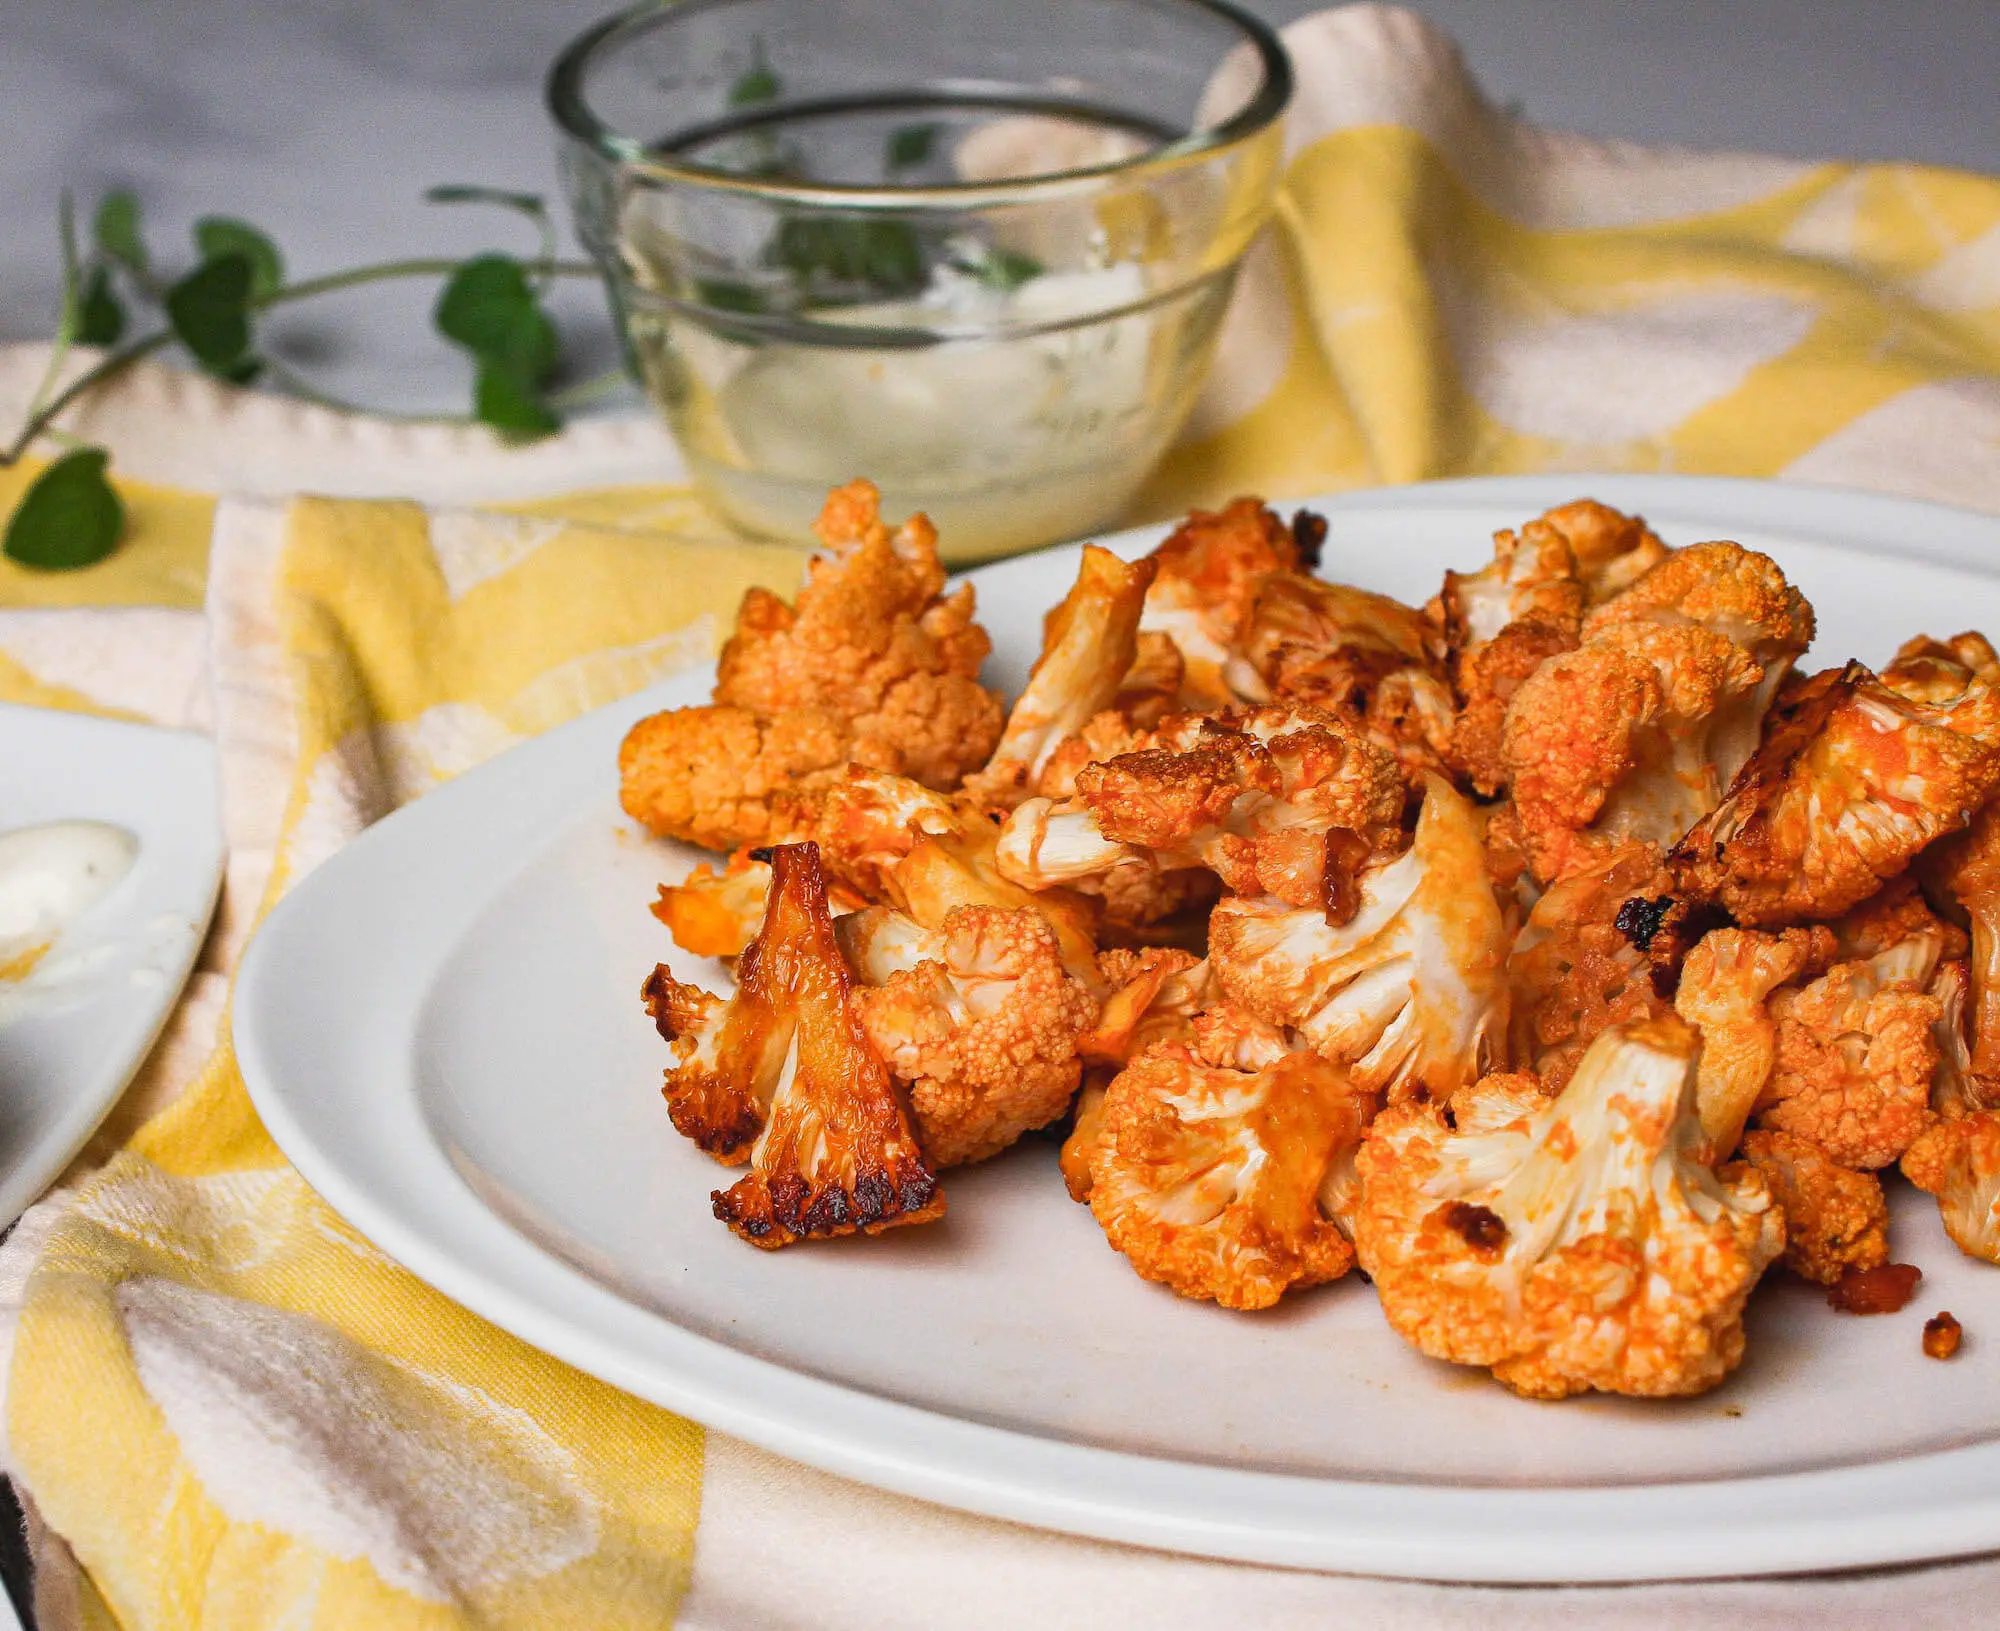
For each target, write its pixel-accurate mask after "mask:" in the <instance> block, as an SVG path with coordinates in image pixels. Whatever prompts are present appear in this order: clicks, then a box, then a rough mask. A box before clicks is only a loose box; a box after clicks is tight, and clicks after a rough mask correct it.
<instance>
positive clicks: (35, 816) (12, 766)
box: [0, 704, 223, 1224]
mask: <svg viewBox="0 0 2000 1631" xmlns="http://www.w3.org/2000/svg"><path fill="white" fill-rule="evenodd" d="M72 820H84V821H105V822H109V823H110V824H111V825H113V826H115V827H122V828H124V829H125V830H126V831H127V832H128V833H130V834H131V835H132V836H133V837H134V838H136V839H137V840H138V843H139V852H138V856H137V858H136V859H135V860H134V861H133V863H132V870H131V871H130V872H128V873H127V874H126V875H125V877H124V878H123V879H122V880H121V881H120V882H119V884H118V885H117V887H116V888H114V889H113V890H112V891H111V893H110V894H108V895H106V896H105V897H104V898H103V899H102V900H100V901H98V902H97V903H96V905H94V906H92V907H91V908H90V909H89V910H88V911H87V912H85V913H84V914H83V915H82V916H81V917H80V918H78V919H77V920H76V921H75V922H74V923H72V924H70V925H69V926H68V927H67V928H66V929H65V930H64V931H63V933H62V935H61V937H60V938H58V939H57V940H56V942H55V943H54V945H52V946H51V947H50V948H49V950H48V951H47V952H45V953H44V954H43V955H42V957H41V958H40V960H39V961H38V962H37V963H36V964H35V965H34V968H33V969H32V971H31V972H30V973H29V974H28V975H27V977H26V978H25V979H22V980H20V981H18V982H16V981H9V982H5V983H4V984H0V1224H7V1223H11V1222H13V1220H14V1219H15V1218H16V1217H18V1216H19V1215H20V1214H21V1212H22V1211H23V1210H24V1209H25V1208H26V1207H27V1206H28V1205H29V1204H30V1203H31V1202H32V1201H33V1200H34V1199H35V1197H36V1196H38V1195H40V1194H41V1192H42V1191H43V1190H44V1189H46V1188H47V1187H48V1186H49V1185H50V1184H51V1183H53V1182H54V1181H55V1179H56V1178H57V1177H58V1176H60V1175H61V1173H62V1170H63V1168H64V1167H66V1166H68V1165H69V1163H70V1160H71V1158H72V1157H74V1156H75V1154H76V1152H77V1151H78V1150H80V1149H82V1148H83V1146H84V1144H85V1143H86V1142H87V1141H88V1140H89V1138H90V1135H91V1134H92V1133H94V1132H95V1131H96V1130H97V1127H98V1124H99V1123H100V1122H102V1121H103V1120H104V1118H105V1117H106V1116H107V1115H109V1114H110V1113H111V1107H112V1106H113V1105H114V1104H116V1103H117V1102H118V1096H119V1095H120V1094H121V1093H123V1092H124V1091H125V1088H126V1084H127V1083H129V1082H130V1081H131V1080H132V1076H133V1073H134V1072H136V1071H137V1070H138V1068H139V1066H140V1064H141V1063H142V1062H143V1061H144V1060H145V1057H146V1054H147V1051H148V1050H149V1049H150V1048H151V1047H152V1045H153V1042H154V1039H155V1038H157V1037H158V1036H159V1034H160V1028H161V1027H162V1026H163V1025H165V1023H166V1020H167V1015H168V1014H169V1013H170V1012H171V1011H172V1009H173V1005H174V999H175V998H176V997H178V996H179V995H180V990H181V987H182V986H183V985H185V984H186V983H187V977H188V973H189V971H190V970H191V969H192V968H193V967H194V960H195V956H196V954H197V953H199V952H200V950H201V941H202V936H203V935H204V934H205V933H206V932H207V930H208V920H209V916H210V914H211V913H212V912H213V911H214V910H215V897H216V890H217V888H218V886H219V885H220V883H221V880H222V858H223V845H222V824H221V820H220V818H219V816H218V814H217V809H216V785H215V749H214V746H213V745H212V744H211V743H210V742H209V741H208V739H207V738H206V737H202V736H196V735H193V734H191V733H189V732H187V731H168V730H157V729H155V728H153V727H151V726H147V725H127V724H123V723H121V722H119V721H117V720H110V719H97V718H93V717H92V716H90V715H88V714H72V713H63V712H60V711H58V710H55V709H49V708H19V707H13V706H10V705H5V704H0V831H11V830H13V829H15V828H18V827H29V826H36V825H39V824H40V823H42V822H45V821H72Z"/></svg>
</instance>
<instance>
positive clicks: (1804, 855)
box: [1669, 663, 2000, 927]
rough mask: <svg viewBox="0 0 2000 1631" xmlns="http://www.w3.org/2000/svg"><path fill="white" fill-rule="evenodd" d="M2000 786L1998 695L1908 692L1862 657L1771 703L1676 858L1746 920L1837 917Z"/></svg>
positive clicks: (1682, 877)
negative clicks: (1749, 752)
mask: <svg viewBox="0 0 2000 1631" xmlns="http://www.w3.org/2000/svg"><path fill="white" fill-rule="evenodd" d="M1996 783H2000V692H1995V691H1993V690H1991V689H1990V688H1988V687H1986V686H1984V685H1978V686H1974V687H1973V688H1972V689H1971V690H1969V691H1967V692H1966V693H1965V694H1964V695H1963V696H1962V697H1961V698H1959V699H1958V700H1957V701H1955V702H1953V703H1952V704H1950V705H1948V706H1943V707H1933V706H1931V705H1929V704H1927V703H1923V702H1916V701H1912V700H1910V699H1909V698H1907V697H1902V696H1898V695H1897V694H1896V693H1895V692H1893V691H1891V690H1890V689H1889V688H1888V687H1886V686H1885V685H1883V684H1882V683H1881V682H1880V681H1879V680H1877V679H1876V678H1875V676H1874V675H1873V674H1871V673H1869V671H1868V670H1867V669H1866V668H1864V667H1863V666H1862V665H1861V664H1859V663H1849V664H1848V665H1847V666H1846V667H1845V668H1840V669H1830V670H1828V671H1827V672H1825V673H1823V674H1817V675H1815V676H1813V678H1812V679H1810V680H1808V681H1806V682H1805V683H1803V684H1802V685H1800V686H1798V687H1797V688H1796V690H1794V691H1792V692H1790V693H1789V694H1788V695H1787V697H1786V698H1785V700H1784V702H1783V703H1782V705H1781V706H1779V707H1778V708H1776V709H1774V710H1773V711H1772V714H1771V718H1770V720H1769V722H1768V723H1767V725H1766V728H1765V732H1764V738H1763V741H1762V743H1761V745H1759V747H1758V749H1757V751H1756V753H1755V754H1754V756H1752V757H1751V758H1750V759H1749V760H1748V761H1747V762H1746V763H1745V764H1744V765H1743V767H1742V769H1741V771H1740V772H1739V773H1738V774H1737V776H1736V779H1735V780H1734V781H1733V782H1732V783H1731V784H1730V787H1729V791H1728V793H1727V794H1726V795H1725V797H1724V798H1723V800H1722V802H1721V803H1720V804H1719V805H1717V806H1716V808H1715V809H1714V810H1713V811H1711V812H1710V813H1709V814H1708V815H1707V816H1705V817H1704V818H1703V819H1702V820H1701V821H1700V822H1698V823H1697V824H1696V825H1695V826H1694V827H1693V828H1692V829H1691V830H1690V831H1689V832H1688V833H1687V834H1686V835H1685V836H1684V837H1683V838H1682V839H1681V840H1680V842H1679V843H1678V844H1676V845H1675V846H1674V848H1673V850H1672V852H1671V854H1670V856H1669V862H1670V864H1671V865H1672V867H1673V870H1674V876H1675V877H1676V879H1677V880H1679V882H1680V884H1681V886H1682V887H1684V888H1686V889H1688V890H1691V891H1693V892H1695V893H1698V894H1700V895H1703V896H1705V897H1707V898H1709V899H1713V900H1716V901H1719V902H1720V903H1721V904H1722V905H1723V906H1725V907H1727V908H1728V909H1729V911H1730V912H1731V913H1733V914H1734V915H1735V917H1736V918H1737V920H1738V921H1739V922H1742V923H1744V924H1747V925H1749V926H1751V927H1771V926H1776V925H1782V924H1786V923H1791V922H1796V921H1798V920H1800V919H1826V918H1833V917H1838V916H1839V915H1840V914H1841V913H1843V912H1845V911H1847V910H1848V909H1849V908H1850V907H1852V906H1855V905H1857V904H1858V903H1859V902H1861V901H1863V900H1865V899H1867V898H1868V896H1870V895H1872V894H1874V893H1875V892H1876V890H1878V889H1879V888H1881V886H1882V884H1883V883H1884V882H1885V881H1887V880H1888V879H1890V878H1893V877H1896V876H1897V875H1898V874H1900V873H1901V872H1902V871H1903V869H1904V868H1905V867H1906V866H1908V865H1909V863H1910V861H1911V859H1912V857H1914V856H1915V855H1916V854H1917V852H1918V851H1920V850H1921V849H1923V848H1924V847H1925V846H1926V845H1927V844H1929V843H1930V842H1932V840H1934V839H1936V838H1939V837H1942V836H1943V835H1945V834H1947V833H1951V832H1956V831H1958V830H1959V829H1960V828H1962V827H1964V826H1965V825H1966V823H1967V822H1968V821H1970V820H1971V818H1972V815H1973V812H1974V811H1976V810H1977V809H1978V808H1979V807H1980V806H1981V805H1982V804H1984V803H1985V802H1986V800H1987V798H1988V797H1989V796H1990V795H1991V794H1992V792H1993V790H1994V787H1995V785H1996Z"/></svg>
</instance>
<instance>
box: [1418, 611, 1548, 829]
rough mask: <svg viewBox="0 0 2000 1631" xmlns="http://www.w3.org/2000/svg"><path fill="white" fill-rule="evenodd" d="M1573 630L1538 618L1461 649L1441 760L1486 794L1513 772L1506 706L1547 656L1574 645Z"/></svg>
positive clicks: (1503, 787) (1500, 787)
mask: <svg viewBox="0 0 2000 1631" xmlns="http://www.w3.org/2000/svg"><path fill="white" fill-rule="evenodd" d="M1576 644H1577V636H1576V632H1575V631H1574V630H1573V629H1571V628H1568V627H1565V626H1563V625H1561V624H1556V623H1545V622H1543V621H1541V620H1540V619H1538V618H1523V619H1522V620H1521V621H1519V622H1516V623H1509V624H1508V625H1507V626H1506V627H1505V628H1504V629H1502V630H1501V631H1500V632H1499V633H1498V634H1497V635H1495V636H1494V637H1493V638H1492V639H1491V640H1488V641H1486V642H1484V643H1483V644H1481V645H1477V646H1473V647H1471V648H1470V649H1468V650H1467V651H1465V652H1464V653H1462V654H1461V656H1460V657H1459V660H1458V662H1457V664H1456V666H1455V668H1454V670H1453V676H1452V689H1453V692H1454V694H1455V695H1456V697H1457V701H1458V712H1457V714H1456V715H1454V716H1453V719H1452V722H1451V738H1450V741H1449V743H1448V745H1447V747H1446V750H1445V762H1446V763H1447V764H1448V765H1449V766H1450V767H1451V769H1452V770H1453V771H1454V772H1455V773H1457V774H1458V775H1460V776H1463V777H1464V778H1465V779H1466V780H1467V781H1468V782H1470V783H1471V784H1472V786H1473V787H1474V789H1475V790H1477V791H1478V792H1479V793H1481V794H1483V795H1485V796H1486V797H1488V798H1491V797H1493V796H1494V795H1495V794H1497V793H1501V792H1504V791H1505V790H1506V788H1507V783H1508V780H1509V778H1510V777H1511V775H1512V772H1511V770H1510V769H1509V768H1508V764H1507V755H1506V750H1505V748H1506V732H1507V710H1508V709H1509V708H1511V707H1512V706H1513V704H1514V698H1515V697H1516V696H1517V695H1519V694H1520V690H1521V687H1522V686H1523V685H1524V684H1526V683H1527V681H1528V679H1529V678H1530V677H1531V676H1532V675H1533V674H1534V673H1535V671H1536V670H1537V669H1539V668H1540V667H1541V666H1542V664H1544V663H1546V662H1547V661H1548V660H1549V659H1550V658H1551V657H1560V656H1561V655H1562V654H1563V653H1564V652H1566V651H1574V650H1575V649H1576Z"/></svg>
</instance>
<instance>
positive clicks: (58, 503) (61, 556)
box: [4, 447, 125, 572]
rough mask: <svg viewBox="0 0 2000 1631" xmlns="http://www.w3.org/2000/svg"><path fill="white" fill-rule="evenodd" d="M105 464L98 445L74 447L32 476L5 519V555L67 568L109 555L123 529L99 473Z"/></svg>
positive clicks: (119, 510) (119, 507)
mask: <svg viewBox="0 0 2000 1631" xmlns="http://www.w3.org/2000/svg"><path fill="white" fill-rule="evenodd" d="M110 463H111V455H110V454H108V453H106V452H105V451H104V450H103V449H102V448H98V447H84V448H78V449H77V451H76V452H74V453H66V454H64V455H63V456H62V457H61V458H60V459H58V460H56V462H55V463H54V464H52V465H50V466H49V467H48V469H46V470H44V471H43V472H42V473H41V474H40V475H39V476H37V477H36V478H35V483H34V485H33V486H32V487H30V488H29V489H28V491H27V492H26V493H25V494H24V495H23V496H22V499H21V502H20V504H19V506H18V507H16V509H15V511H14V516H13V519H12V520H11V521H9V522H8V523H7V541H6V544H5V545H4V548H5V549H6V552H7V556H8V558H9V559H10V560H16V561H19V562H20V563H21V564H22V565H23V566H32V567H38V568H39V569H41V570H42V571H44V572H69V571H74V570H75V569H76V568H77V567H80V566H90V565H93V564H95V563H96V562H98V561H101V560H103V559H104V557H105V556H107V555H109V554H110V553H111V551H112V550H113V549H115V548H116V547H117V545H118V535H119V534H120V533H121V532H123V531H124V530H125V506H124V504H123V502H121V501H120V499H119V497H118V495H117V494H116V493H115V492H113V491H112V489H111V483H110V482H109V481H107V480H106V479H105V476H104V472H105V470H106V468H107V467H108V466H109V465H110Z"/></svg>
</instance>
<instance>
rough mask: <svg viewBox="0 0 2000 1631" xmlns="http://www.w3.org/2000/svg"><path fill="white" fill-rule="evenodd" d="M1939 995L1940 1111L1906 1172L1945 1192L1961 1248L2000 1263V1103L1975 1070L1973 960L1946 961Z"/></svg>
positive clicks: (1941, 1195)
mask: <svg viewBox="0 0 2000 1631" xmlns="http://www.w3.org/2000/svg"><path fill="white" fill-rule="evenodd" d="M1931 994H1932V995H1933V996H1934V997H1936V998H1937V999H1938V1018H1937V1023H1936V1025H1935V1027H1934V1028H1933V1032H1932V1035H1933V1037H1934V1039H1935V1040H1936V1043H1937V1049H1938V1068H1937V1074H1936V1075H1935V1076H1933V1077H1932V1079H1931V1108H1932V1109H1933V1110H1934V1111H1936V1113H1937V1116H1936V1119H1935V1120H1934V1121H1932V1123H1931V1124H1930V1126H1929V1127H1927V1128H1925V1130H1924V1131H1923V1132H1921V1133H1919V1134H1918V1135H1917V1137H1916V1138H1915V1139H1914V1140H1913V1141H1912V1142H1911V1144H1910V1147H1909V1148H1908V1149H1907V1150H1905V1151H1904V1152H1903V1159H1902V1169H1903V1176H1904V1177H1905V1178H1908V1179H1909V1180H1910V1182H1911V1183H1913V1184H1915V1185H1916V1186H1917V1188H1919V1189H1921V1190H1923V1191H1925V1192H1926V1193H1927V1194H1930V1195H1933V1196H1935V1197H1936V1198H1937V1203H1938V1216H1939V1218H1940V1219H1941V1221H1942V1222H1943V1224H1944V1232H1945V1233H1946V1234H1947V1235H1949V1236H1950V1237H1951V1240H1952V1243H1953V1244H1954V1245H1955V1246H1957V1247H1958V1249H1959V1250H1960V1251H1962V1252H1964V1253H1965V1254H1966V1256H1968V1257H1976V1258H1979V1259H1980V1260H1981V1261H1983V1262H1987V1263H2000V1109H1996V1108H1994V1105H1993V1084H1992V1083H1991V1082H1990V1081H1989V1080H1982V1079H1981V1078H1979V1077H1976V1076H1974V1075H1973V1073H1972V1051H1971V1048H1970V1046H1969V1045H1968V1043H1967V1040H1966V1030H1965V1020H1966V1010H1967V1007H1968V1005H1969V1002H1970V981H1969V979H1968V977H1967V973H1966V968H1965V965H1964V964H1963V963H1946V964H1944V965H1943V967H1941V968H1940V969H1939V970H1938V972H1937V975H1936V977H1935V978H1934V979H1933V980H1932V982H1931Z"/></svg>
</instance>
